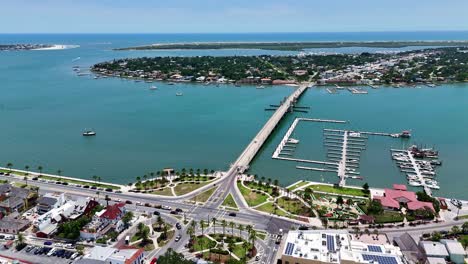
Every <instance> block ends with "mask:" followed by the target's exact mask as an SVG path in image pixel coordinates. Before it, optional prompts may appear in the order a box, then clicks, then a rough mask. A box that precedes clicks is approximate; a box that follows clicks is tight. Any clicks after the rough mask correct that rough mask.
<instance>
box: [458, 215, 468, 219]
mask: <svg viewBox="0 0 468 264" xmlns="http://www.w3.org/2000/svg"><path fill="white" fill-rule="evenodd" d="M458 219H468V215H460V216H459V217H458Z"/></svg>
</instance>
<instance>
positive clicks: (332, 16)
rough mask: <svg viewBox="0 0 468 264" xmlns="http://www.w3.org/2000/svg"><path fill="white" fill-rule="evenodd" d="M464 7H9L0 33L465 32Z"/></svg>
mask: <svg viewBox="0 0 468 264" xmlns="http://www.w3.org/2000/svg"><path fill="white" fill-rule="evenodd" d="M467 10H468V1H467V0H325V1H324V0H320V1H316V0H294V1H289V0H283V1H279V0H193V1H189V0H153V1H150V0H126V1H125V0H75V1H72V0H13V1H7V0H5V1H2V3H1V6H0V25H1V26H0V32H1V33H172V32H174V33H198V32H206V33H214V32H348V31H349V32H356V31H416V30H468V15H466V11H467Z"/></svg>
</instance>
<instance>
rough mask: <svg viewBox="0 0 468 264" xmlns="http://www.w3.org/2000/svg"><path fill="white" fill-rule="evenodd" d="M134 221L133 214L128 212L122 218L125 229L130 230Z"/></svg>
mask: <svg viewBox="0 0 468 264" xmlns="http://www.w3.org/2000/svg"><path fill="white" fill-rule="evenodd" d="M132 219H133V213H132V212H130V211H128V212H126V213H125V215H124V216H123V217H122V223H123V224H124V226H125V228H128V227H129V226H130V222H131V221H132Z"/></svg>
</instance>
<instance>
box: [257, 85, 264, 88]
mask: <svg viewBox="0 0 468 264" xmlns="http://www.w3.org/2000/svg"><path fill="white" fill-rule="evenodd" d="M257 89H265V86H263V85H257Z"/></svg>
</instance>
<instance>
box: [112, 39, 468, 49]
mask: <svg viewBox="0 0 468 264" xmlns="http://www.w3.org/2000/svg"><path fill="white" fill-rule="evenodd" d="M467 45H468V41H364V42H362V41H359V42H351V41H350V42H325V41H324V42H190V43H164V44H152V45H146V46H136V47H126V48H117V49H115V50H163V49H263V50H285V51H288V50H289V51H301V50H306V49H315V48H346V47H370V48H403V47H414V46H424V47H430V46H431V47H448V46H451V47H454V46H467Z"/></svg>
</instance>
